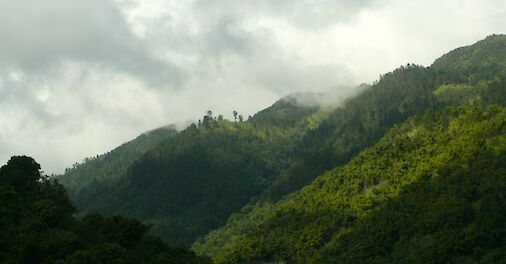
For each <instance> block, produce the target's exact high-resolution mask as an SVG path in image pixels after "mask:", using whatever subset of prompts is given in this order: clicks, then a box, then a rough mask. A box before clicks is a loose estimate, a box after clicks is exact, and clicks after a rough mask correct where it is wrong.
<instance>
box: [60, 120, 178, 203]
mask: <svg viewBox="0 0 506 264" xmlns="http://www.w3.org/2000/svg"><path fill="white" fill-rule="evenodd" d="M176 134H177V130H175V128H174V126H168V127H162V128H158V129H155V130H152V131H148V132H146V133H144V134H142V135H140V136H139V137H137V138H136V139H134V140H132V141H130V142H127V143H125V144H123V145H121V146H119V147H117V148H116V149H114V150H112V151H110V152H109V153H106V154H103V155H97V156H96V157H94V158H87V159H85V160H84V161H83V163H80V164H79V163H76V164H74V166H73V167H72V168H69V169H67V170H66V171H65V174H64V175H61V176H60V177H59V178H58V179H59V180H60V181H61V182H62V183H63V185H64V186H65V188H66V189H67V192H68V193H69V196H70V199H71V200H72V202H73V203H74V205H75V206H77V207H78V208H82V207H85V206H86V204H87V203H89V202H90V200H94V199H96V197H97V196H100V195H102V194H103V193H104V192H108V191H109V189H110V188H114V187H115V186H118V185H121V184H123V183H124V179H123V178H122V177H123V176H125V173H126V171H127V169H128V167H129V166H131V165H132V164H133V163H134V161H136V160H138V159H139V158H140V157H141V156H142V155H144V154H145V153H146V152H147V151H148V150H149V149H151V148H153V147H155V146H157V145H158V144H160V143H161V142H163V141H165V140H167V139H168V138H170V137H172V136H174V135H176Z"/></svg>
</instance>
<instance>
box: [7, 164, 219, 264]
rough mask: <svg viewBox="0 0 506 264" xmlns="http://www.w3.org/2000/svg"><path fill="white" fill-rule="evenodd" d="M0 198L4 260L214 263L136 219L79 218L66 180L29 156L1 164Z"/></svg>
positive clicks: (25, 261)
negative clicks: (169, 242) (42, 169)
mask: <svg viewBox="0 0 506 264" xmlns="http://www.w3.org/2000/svg"><path fill="white" fill-rule="evenodd" d="M0 201H2V202H1V203H0V234H2V235H1V236H0V262H1V263H124V264H127V263H174V264H175V263H199V264H200V263H210V261H209V259H207V258H203V257H197V256H196V255H195V253H193V252H191V251H189V250H187V249H184V248H170V247H168V246H167V245H165V244H164V243H163V242H162V241H161V240H160V238H158V237H154V236H152V235H149V234H147V231H148V230H149V226H148V225H145V224H143V223H141V222H139V221H137V220H135V219H128V218H124V217H120V216H114V217H104V216H101V215H96V214H95V215H88V216H84V217H82V218H80V219H77V218H75V217H74V216H73V214H74V213H76V211H75V209H74V207H73V206H72V203H71V202H70V200H69V199H68V197H67V194H66V192H65V189H64V188H63V186H62V185H61V184H59V183H58V182H56V181H54V180H52V179H50V178H49V177H47V176H43V175H41V173H40V165H39V164H38V163H37V162H35V160H33V159H32V158H30V157H26V156H18V157H12V158H11V159H10V160H9V161H8V163H7V164H6V165H4V166H2V167H1V168H0Z"/></svg>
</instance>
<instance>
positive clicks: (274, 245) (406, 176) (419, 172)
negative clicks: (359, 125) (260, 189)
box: [208, 106, 506, 263]
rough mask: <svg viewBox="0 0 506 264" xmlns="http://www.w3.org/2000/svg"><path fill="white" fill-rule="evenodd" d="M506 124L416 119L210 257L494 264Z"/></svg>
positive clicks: (488, 114) (491, 117) (500, 117)
mask: <svg viewBox="0 0 506 264" xmlns="http://www.w3.org/2000/svg"><path fill="white" fill-rule="evenodd" d="M505 125H506V109H505V108H504V107H499V106H491V107H488V108H481V107H469V108H465V107H453V108H452V107H450V108H447V109H445V110H443V111H440V112H434V111H428V112H427V113H425V114H423V115H419V116H416V117H413V118H410V119H409V120H408V121H406V122H404V123H403V124H401V125H398V126H396V127H395V128H394V129H392V130H391V131H390V132H389V133H388V134H387V135H386V136H385V137H383V138H382V140H380V141H379V142H378V143H377V144H376V145H375V146H374V147H372V148H369V149H367V150H365V151H364V152H362V153H361V154H360V155H359V156H357V157H356V158H354V159H353V160H352V161H351V162H350V163H349V164H347V165H346V166H344V167H337V168H336V169H334V170H332V171H330V172H328V173H325V174H324V175H323V176H321V177H318V178H317V179H316V180H315V181H314V182H313V183H311V184H310V185H309V186H308V187H305V188H304V189H302V190H301V191H300V192H298V193H296V194H295V195H293V196H289V197H287V198H285V199H283V200H281V201H280V202H279V203H277V204H276V205H275V206H273V207H271V208H270V210H269V211H270V212H268V216H267V217H265V218H263V219H262V220H261V222H257V223H254V226H255V228H251V229H249V230H248V231H247V232H246V233H245V234H244V235H243V236H241V237H240V238H239V239H235V240H230V241H227V244H226V245H225V246H223V247H221V248H220V250H218V251H214V252H213V251H208V252H209V253H212V254H213V257H215V259H216V260H217V262H218V263H249V262H253V261H260V262H270V261H287V262H289V263H371V262H374V263H392V262H408V261H415V262H417V263H424V262H427V261H430V260H438V263H450V262H451V263H463V262H466V261H471V260H473V261H478V262H479V263H482V262H481V261H485V260H488V261H490V263H494V262H493V260H494V258H496V257H500V256H501V255H500V254H503V253H504V250H505V249H506V248H504V242H506V241H504V240H503V239H504V237H505V236H504V235H505V234H503V233H504V230H506V229H505V228H506V224H505V223H506V222H504V220H505V218H504V217H505V214H504V209H503V208H501V207H502V206H501V205H504V203H505V202H506V200H505V199H504V197H505V195H506V178H505V177H504V176H505V175H506V174H505V173H506V166H505V164H506V163H505V162H506V133H505V132H506V130H505ZM501 234H502V235H501ZM214 235H218V234H214ZM212 236H213V234H211V237H210V238H211V239H212ZM501 237H502V238H501ZM217 239H219V238H217Z"/></svg>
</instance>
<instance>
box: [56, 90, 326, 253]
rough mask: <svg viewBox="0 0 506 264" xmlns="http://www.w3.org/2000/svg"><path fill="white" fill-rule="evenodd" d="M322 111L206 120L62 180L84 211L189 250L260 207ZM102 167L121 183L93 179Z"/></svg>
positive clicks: (285, 102) (283, 109)
mask: <svg viewBox="0 0 506 264" xmlns="http://www.w3.org/2000/svg"><path fill="white" fill-rule="evenodd" d="M297 96H303V97H305V96H309V94H308V95H297ZM319 108H320V107H319V106H317V105H307V106H306V105H301V104H299V103H298V99H297V98H295V96H288V97H286V98H283V99H281V100H280V101H278V102H276V103H275V104H274V105H273V106H271V107H269V108H267V109H265V110H263V111H261V112H259V113H258V114H257V115H255V116H254V117H252V118H251V119H250V120H248V121H239V120H238V121H236V122H231V121H227V120H224V119H223V118H222V117H221V116H218V117H214V116H212V113H208V114H207V115H206V116H204V118H203V119H202V120H200V121H199V124H198V125H195V124H193V125H191V126H190V127H188V128H187V129H185V130H183V131H181V132H180V133H178V134H177V135H173V134H171V135H170V136H167V137H165V138H163V139H161V138H159V139H160V140H158V141H157V142H156V143H155V144H152V145H149V146H147V148H145V149H144V150H145V153H144V154H142V155H138V157H136V158H135V159H125V157H131V156H132V155H131V152H132V151H131V150H132V148H126V147H129V146H130V145H133V144H135V145H133V147H135V146H137V145H141V146H146V145H145V144H141V143H140V139H142V137H140V138H138V139H136V140H134V141H132V142H130V143H127V144H126V145H124V146H122V147H120V148H118V149H116V150H115V151H113V152H112V153H110V154H106V155H104V156H103V158H100V157H99V158H97V159H94V160H91V161H88V162H85V163H84V164H82V165H80V166H77V167H76V168H74V169H71V170H69V171H67V173H66V175H64V176H63V177H62V181H63V183H64V185H65V186H66V187H67V188H69V189H70V190H72V192H73V193H77V194H79V195H74V196H73V198H74V199H75V200H74V201H75V202H76V204H77V206H78V208H79V209H81V210H82V211H84V212H88V213H90V212H101V213H105V214H123V215H127V216H131V217H136V218H140V219H142V220H144V221H146V222H148V223H151V224H153V225H154V226H153V229H152V231H153V233H155V234H157V235H160V236H161V237H162V238H164V239H165V240H166V241H167V242H169V243H170V244H174V245H179V244H184V245H191V243H193V242H194V241H195V239H197V238H198V237H199V236H202V235H204V234H206V233H207V232H208V231H209V230H211V229H214V228H217V227H219V226H221V225H223V224H224V223H225V221H226V219H227V218H228V217H229V216H230V214H231V213H233V212H235V211H236V210H239V209H240V208H241V207H243V206H244V205H245V204H247V203H248V202H249V201H254V199H256V198H255V197H256V196H258V195H259V194H260V193H261V192H262V191H264V190H265V189H266V188H267V187H268V186H269V185H270V184H271V183H272V182H273V180H274V178H275V177H276V176H277V175H279V174H280V172H281V171H282V170H284V169H285V168H286V167H287V166H288V164H289V163H290V162H291V160H292V152H293V151H292V148H293V146H294V144H295V142H297V140H298V139H299V138H300V137H301V136H302V135H303V134H304V133H305V132H306V130H307V129H308V127H309V126H311V125H315V124H316V123H317V122H318V121H316V118H315V117H314V115H315V113H316V112H317V111H318V110H319ZM150 142H153V141H150ZM133 149H134V150H136V149H135V148H133ZM134 153H136V154H139V153H140V152H138V151H137V152H134ZM112 154H117V155H115V156H113V157H110V156H112ZM105 159H109V160H111V161H113V162H107V161H104V160H105ZM119 164H121V165H122V166H118V165H119ZM104 167H106V168H111V169H112V171H111V172H113V173H115V174H116V175H118V176H115V177H116V178H115V179H113V180H109V179H108V180H107V181H102V182H100V181H97V180H96V179H97V178H98V177H97V176H94V175H97V172H100V173H101V172H102V171H104V170H103V168H104ZM118 167H120V168H121V169H119V170H118V169H117V168H118ZM97 168H98V169H97ZM90 181H91V182H93V184H87V182H90ZM104 182H105V184H104ZM72 184H73V185H72ZM96 186H99V187H96ZM93 188H95V189H99V190H100V191H96V192H95V191H94V190H95V189H93ZM82 197H86V198H88V199H82Z"/></svg>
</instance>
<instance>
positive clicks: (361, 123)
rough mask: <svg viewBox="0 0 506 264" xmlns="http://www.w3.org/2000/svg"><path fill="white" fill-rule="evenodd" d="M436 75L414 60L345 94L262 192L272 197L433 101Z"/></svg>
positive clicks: (340, 160)
mask: <svg viewBox="0 0 506 264" xmlns="http://www.w3.org/2000/svg"><path fill="white" fill-rule="evenodd" d="M435 85H436V75H435V74H434V72H433V71H432V70H431V69H427V68H425V67H421V66H417V65H411V64H410V65H408V66H406V67H401V68H399V69H397V70H395V71H393V72H391V73H387V74H385V75H384V76H382V78H381V80H380V81H379V82H377V83H376V84H374V85H373V86H372V87H368V88H366V89H365V90H364V91H363V92H362V93H360V94H359V95H357V96H355V97H352V98H350V99H348V100H347V101H346V102H345V103H344V105H343V106H341V107H338V108H337V109H335V110H334V111H332V112H331V113H330V114H327V115H328V116H327V118H326V119H325V120H324V121H322V122H321V124H319V126H318V127H317V128H315V129H313V130H311V131H309V132H308V133H307V134H306V135H304V137H303V138H302V139H301V140H300V141H298V143H297V145H296V147H295V154H294V156H296V157H298V158H297V159H296V160H295V161H294V162H292V164H291V165H290V167H289V168H288V169H287V170H285V171H283V172H282V174H281V175H280V176H279V177H277V178H276V180H275V182H274V183H273V184H272V185H271V186H270V187H269V189H268V190H267V191H265V192H264V193H263V195H262V200H264V201H269V202H273V201H276V200H278V199H280V198H281V197H283V196H284V195H286V194H289V193H291V192H294V191H296V190H298V189H300V188H302V187H303V186H305V185H306V184H308V183H310V182H311V181H312V180H313V179H314V178H315V177H317V176H318V175H320V174H322V173H323V172H324V171H326V170H329V169H332V168H333V167H335V166H337V165H341V164H344V163H346V162H348V161H349V160H350V159H351V158H352V157H353V156H354V155H356V154H357V153H358V152H359V151H361V150H362V149H364V148H366V147H368V146H370V145H372V144H374V143H375V142H376V141H377V140H378V139H380V138H381V137H382V136H383V134H384V133H385V132H386V131H387V130H388V129H390V128H391V127H392V126H393V125H394V124H397V123H399V122H402V121H403V120H405V119H406V118H408V117H409V116H411V115H413V114H415V113H419V112H421V111H424V110H425V109H427V107H429V106H431V105H432V104H433V102H432V100H431V99H432V91H433V89H434V86H435Z"/></svg>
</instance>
